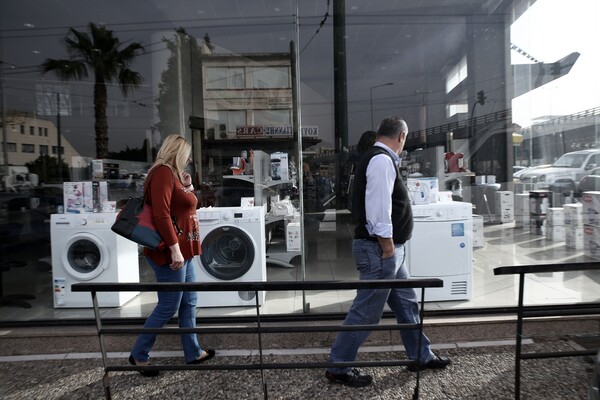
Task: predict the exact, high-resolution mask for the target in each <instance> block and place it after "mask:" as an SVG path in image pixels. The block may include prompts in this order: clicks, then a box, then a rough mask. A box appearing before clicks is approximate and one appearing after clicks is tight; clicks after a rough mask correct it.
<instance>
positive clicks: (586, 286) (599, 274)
mask: <svg viewBox="0 0 600 400" xmlns="http://www.w3.org/2000/svg"><path fill="white" fill-rule="evenodd" d="M345 228H346V229H347V232H345V233H343V234H340V229H338V230H337V232H319V234H318V235H312V237H314V238H315V239H318V240H315V241H314V242H311V241H309V242H308V243H307V249H308V250H307V256H306V262H305V263H306V274H305V275H306V280H350V279H356V278H357V272H356V270H355V267H354V262H353V260H352V255H351V249H350V246H351V240H350V232H351V230H350V228H349V227H348V226H346V227H345ZM484 237H485V242H486V244H485V246H484V247H480V248H476V249H474V252H473V258H474V262H473V286H472V298H471V300H468V301H466V300H465V301H444V302H429V303H426V309H428V310H436V309H460V308H469V309H473V308H486V307H499V306H515V305H516V303H517V291H518V288H517V283H518V277H517V276H495V275H494V272H493V269H494V268H495V267H498V266H512V265H527V264H541V263H566V262H589V261H592V260H591V259H589V258H587V257H585V256H584V255H583V250H575V249H571V248H567V247H566V246H565V244H564V242H552V241H549V240H547V239H546V238H545V237H543V236H539V235H534V234H531V233H530V232H529V231H527V230H522V229H515V228H514V224H513V223H509V224H502V225H490V226H486V227H485V228H484ZM293 263H294V264H295V265H296V266H295V268H284V267H280V266H274V265H268V266H267V276H268V280H272V281H294V280H302V277H301V269H300V267H299V263H300V259H299V258H298V257H297V258H295V259H294V260H293ZM20 270H23V271H21V272H20V273H21V274H23V275H24V276H23V277H21V279H27V280H28V281H27V282H28V283H27V284H26V287H23V285H22V284H21V283H18V284H15V283H14V282H13V283H11V282H10V281H7V278H5V281H4V288H5V290H4V291H5V294H10V293H11V290H10V288H11V287H17V288H19V289H25V288H30V289H31V290H30V291H29V293H35V295H36V298H35V299H34V300H31V304H32V306H33V307H32V308H30V309H24V308H19V307H13V306H10V307H8V306H3V307H0V321H28V320H49V319H79V318H93V310H92V309H78V308H73V309H54V308H53V305H52V290H51V280H52V273H51V268H49V267H48V266H46V267H45V268H44V267H41V266H39V265H38V266H27V268H20ZM140 273H141V281H143V282H150V281H153V279H154V277H153V273H152V271H151V270H150V268H148V267H147V266H145V265H140ZM11 279H19V277H12V278H11ZM599 284H600V271H582V272H565V273H553V274H539V275H535V274H530V275H528V276H527V277H526V290H525V303H526V304H529V305H541V304H570V303H578V302H597V301H598V300H599V299H600V290H599V288H600V285H599ZM353 298H354V292H353V291H318V292H305V293H304V294H303V293H302V292H296V293H294V292H269V293H267V295H266V301H265V304H264V305H263V306H262V307H261V310H260V311H261V314H279V313H301V312H303V309H304V307H303V305H304V302H306V303H308V304H309V310H310V312H311V313H330V312H345V311H346V310H347V309H348V307H349V306H350V304H351V301H352V299H353ZM155 302H156V294H155V293H143V294H141V295H139V296H137V297H136V298H134V299H133V300H131V301H129V302H128V303H127V304H125V305H124V306H122V307H118V308H103V309H102V312H103V317H106V318H117V317H136V318H137V317H146V316H147V315H148V314H149V313H150V312H151V311H152V309H153V308H154V305H155ZM247 313H248V314H253V313H255V310H254V308H252V307H248V308H245V307H221V308H199V309H198V315H200V316H239V315H245V314H247Z"/></svg>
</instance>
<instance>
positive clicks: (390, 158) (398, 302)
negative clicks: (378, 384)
mask: <svg viewBox="0 0 600 400" xmlns="http://www.w3.org/2000/svg"><path fill="white" fill-rule="evenodd" d="M407 132H408V127H407V125H406V122H404V121H403V120H402V119H400V118H398V117H387V118H385V119H383V120H382V121H381V123H380V124H379V128H378V129H377V137H376V142H375V145H373V147H372V148H371V149H370V150H369V151H368V152H367V153H366V154H365V155H364V157H363V158H362V160H361V162H360V163H359V165H358V167H357V169H356V173H355V177H354V198H353V201H354V204H355V207H354V208H353V212H354V213H355V216H354V219H355V222H356V227H355V230H354V240H353V242H352V252H353V255H354V259H355V262H356V267H357V269H358V271H359V272H360V279H361V280H374V279H408V278H409V275H408V269H407V267H406V264H405V262H404V261H405V260H404V259H405V249H404V243H405V242H406V241H407V240H408V239H410V236H411V234H412V230H413V218H412V210H411V205H410V198H409V196H408V191H407V189H406V186H405V185H404V182H402V177H401V176H400V171H399V169H398V164H399V162H400V157H399V154H400V152H401V151H402V149H403V148H404V143H405V141H406V134H407ZM386 302H387V304H388V305H389V306H390V308H391V309H392V311H393V312H394V314H395V315H396V320H397V321H398V323H413V324H417V323H419V304H418V302H417V295H416V292H415V290H414V289H412V288H407V289H391V290H390V289H360V290H358V292H357V294H356V298H355V299H354V302H353V303H352V306H351V307H350V310H349V311H348V314H347V316H346V319H345V320H344V325H370V324H377V323H379V321H380V320H381V316H382V314H383V308H384V306H385V303H386ZM369 334H370V331H343V332H339V333H338V335H337V337H336V339H335V341H334V343H333V346H332V348H331V353H330V355H329V361H330V362H341V361H354V360H355V359H356V355H357V353H358V348H359V347H360V346H361V345H362V343H363V342H364V341H365V339H366V338H367V337H368V336H369ZM400 334H401V336H402V342H403V344H404V347H405V349H406V352H407V354H408V357H409V358H410V359H411V360H416V359H417V352H418V351H419V349H418V341H419V331H418V330H415V329H406V330H400ZM419 359H420V365H416V364H412V365H410V366H409V367H408V369H409V370H410V371H417V369H421V370H422V369H426V368H432V369H441V368H445V367H446V366H447V365H448V364H450V360H449V359H448V358H447V357H438V356H436V355H435V354H433V352H432V351H431V349H430V341H429V338H427V336H425V335H422V336H421V349H420V358H419ZM325 376H326V377H327V379H328V380H329V381H330V382H334V383H340V384H343V385H346V386H351V387H364V386H367V385H369V384H370V383H371V382H372V380H373V378H372V377H371V376H370V375H366V374H362V373H361V372H360V371H358V370H357V369H356V368H329V369H328V370H327V371H326V373H325Z"/></svg>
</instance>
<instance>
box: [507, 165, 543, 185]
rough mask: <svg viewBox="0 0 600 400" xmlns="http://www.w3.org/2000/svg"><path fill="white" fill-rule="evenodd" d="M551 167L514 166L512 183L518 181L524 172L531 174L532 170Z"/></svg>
mask: <svg viewBox="0 0 600 400" xmlns="http://www.w3.org/2000/svg"><path fill="white" fill-rule="evenodd" d="M551 165H552V164H544V165H536V166H533V167H524V166H522V165H515V166H514V167H513V180H514V181H519V180H520V178H521V175H523V174H524V173H525V172H531V171H533V170H534V169H540V168H548V167H549V166H551Z"/></svg>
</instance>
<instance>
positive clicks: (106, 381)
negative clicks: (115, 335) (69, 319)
mask: <svg viewBox="0 0 600 400" xmlns="http://www.w3.org/2000/svg"><path fill="white" fill-rule="evenodd" d="M92 305H93V306H94V318H95V319H96V329H97V330H98V341H99V342H100V354H101V355H102V365H103V366H104V375H103V376H102V385H103V386H104V397H105V398H106V399H107V400H110V399H111V398H112V396H111V394H110V377H109V375H108V371H107V370H106V367H107V366H108V358H107V357H106V348H105V347H104V336H103V335H102V334H101V333H100V332H102V320H101V319H100V308H99V307H98V294H97V293H96V291H92Z"/></svg>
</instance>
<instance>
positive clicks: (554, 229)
mask: <svg viewBox="0 0 600 400" xmlns="http://www.w3.org/2000/svg"><path fill="white" fill-rule="evenodd" d="M565 238H566V229H565V226H564V225H548V226H546V239H548V240H551V241H553V242H564V241H565Z"/></svg>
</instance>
